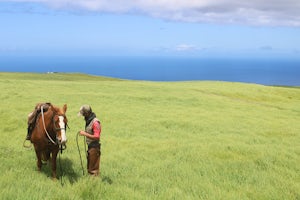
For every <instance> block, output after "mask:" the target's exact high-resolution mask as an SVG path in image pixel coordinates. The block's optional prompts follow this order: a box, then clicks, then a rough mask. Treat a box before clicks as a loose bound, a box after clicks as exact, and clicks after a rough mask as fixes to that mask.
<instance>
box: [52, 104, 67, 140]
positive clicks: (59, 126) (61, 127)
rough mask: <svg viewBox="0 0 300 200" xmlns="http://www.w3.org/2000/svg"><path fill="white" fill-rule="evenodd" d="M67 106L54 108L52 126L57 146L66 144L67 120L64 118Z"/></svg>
mask: <svg viewBox="0 0 300 200" xmlns="http://www.w3.org/2000/svg"><path fill="white" fill-rule="evenodd" d="M66 111H67V104H65V105H64V106H63V108H62V109H61V108H55V112H54V117H53V124H54V131H55V133H56V140H57V142H58V144H61V145H64V144H66V142H67V135H66V127H67V124H68V119H67V117H66Z"/></svg>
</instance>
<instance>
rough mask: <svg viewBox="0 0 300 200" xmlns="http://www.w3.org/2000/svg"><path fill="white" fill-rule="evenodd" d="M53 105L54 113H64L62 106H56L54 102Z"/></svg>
mask: <svg viewBox="0 0 300 200" xmlns="http://www.w3.org/2000/svg"><path fill="white" fill-rule="evenodd" d="M51 107H52V111H53V112H54V113H57V114H64V111H63V109H62V108H59V107H57V106H54V105H52V104H51Z"/></svg>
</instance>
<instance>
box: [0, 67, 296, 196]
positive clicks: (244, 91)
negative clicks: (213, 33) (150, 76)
mask: <svg viewBox="0 0 300 200" xmlns="http://www.w3.org/2000/svg"><path fill="white" fill-rule="evenodd" d="M0 90H1V96H0V99H1V102H2V103H1V105H0V112H1V115H0V119H1V127H0V131H1V138H2V143H0V155H1V165H0V187H1V188H2V190H1V193H0V197H1V199H61V198H62V199H93V198H94V199H99V198H101V199H299V198H300V192H299V191H300V175H299V174H300V173H299V171H300V165H299V163H300V147H299V142H300V135H299V130H300V124H299V121H300V115H299V114H300V90H299V89H298V88H281V87H270V86H262V85H255V84H241V83H229V82H143V81H120V80H118V79H111V78H105V77H94V76H93V77H91V76H86V75H80V74H23V73H20V74H18V73H0ZM43 101H49V102H52V103H53V104H55V105H58V106H62V105H63V104H64V103H67V104H68V111H67V116H68V119H69V126H70V128H71V129H70V130H69V131H68V132H67V134H68V148H67V150H66V151H65V152H64V153H63V154H62V155H61V158H60V160H61V165H62V169H63V171H62V172H60V171H59V172H58V174H62V173H63V177H62V182H63V183H64V187H61V185H60V181H57V182H53V181H52V180H51V179H50V178H49V177H48V176H49V175H50V170H49V167H48V166H44V168H43V172H42V173H40V174H39V173H37V171H36V164H35V162H36V159H35V154H34V151H33V149H31V150H26V149H24V148H23V147H22V143H23V140H24V138H25V135H26V117H27V114H28V113H29V112H30V111H31V110H32V109H33V107H34V105H35V103H37V102H43ZM85 103H89V104H91V105H92V108H93V110H94V111H95V112H96V114H97V115H98V117H99V118H100V120H101V121H102V124H103V132H102V136H101V140H102V157H101V159H102V161H101V177H100V178H96V179H95V178H90V177H88V176H82V172H81V166H80V161H79V154H78V151H77V146H76V133H77V131H78V130H80V129H83V126H84V121H83V119H81V118H78V117H77V116H76V113H77V112H78V109H79V107H80V106H81V105H82V104H85ZM79 142H80V148H81V151H82V154H84V152H83V151H84V148H83V139H82V138H81V137H80V138H79ZM84 163H85V160H84ZM91 186H92V187H91Z"/></svg>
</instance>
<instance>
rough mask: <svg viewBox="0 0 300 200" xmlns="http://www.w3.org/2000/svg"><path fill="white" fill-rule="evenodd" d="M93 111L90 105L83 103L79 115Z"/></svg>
mask: <svg viewBox="0 0 300 200" xmlns="http://www.w3.org/2000/svg"><path fill="white" fill-rule="evenodd" d="M91 112H92V108H91V106H90V105H83V106H81V107H80V109H79V112H78V114H77V115H78V116H84V115H85V114H88V113H91Z"/></svg>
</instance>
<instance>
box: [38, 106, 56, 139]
mask: <svg viewBox="0 0 300 200" xmlns="http://www.w3.org/2000/svg"><path fill="white" fill-rule="evenodd" d="M43 107H44V106H42V107H41V113H42V121H43V127H44V130H45V132H46V135H47V137H48V139H49V140H50V141H51V142H52V143H53V144H56V142H54V141H53V140H52V138H51V137H50V135H49V133H48V131H47V130H46V126H45V118H44V111H43V110H44V109H43Z"/></svg>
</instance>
